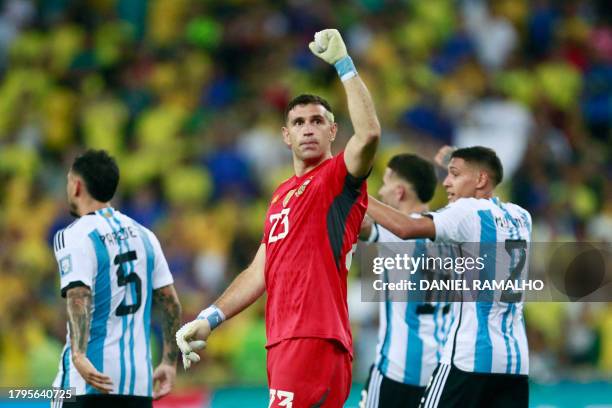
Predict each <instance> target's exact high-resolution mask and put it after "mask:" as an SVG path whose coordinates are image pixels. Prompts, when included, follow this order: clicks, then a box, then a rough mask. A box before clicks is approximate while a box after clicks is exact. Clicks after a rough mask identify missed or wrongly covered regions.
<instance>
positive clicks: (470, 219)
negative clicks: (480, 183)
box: [431, 198, 531, 375]
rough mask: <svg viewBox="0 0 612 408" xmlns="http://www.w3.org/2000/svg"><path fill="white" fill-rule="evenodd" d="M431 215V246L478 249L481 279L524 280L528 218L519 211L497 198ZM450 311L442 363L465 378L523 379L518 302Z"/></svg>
mask: <svg viewBox="0 0 612 408" xmlns="http://www.w3.org/2000/svg"><path fill="white" fill-rule="evenodd" d="M431 215H432V216H433V221H434V224H435V228H436V238H435V241H436V243H438V242H448V243H454V244H459V245H460V247H465V246H469V245H473V244H470V243H475V244H476V245H477V246H478V248H479V251H480V253H479V254H476V255H479V256H481V257H483V259H484V260H485V261H484V264H485V267H484V272H483V273H484V274H485V275H484V276H487V277H491V276H495V279H496V280H499V279H500V277H501V278H502V279H516V278H519V279H526V278H527V269H528V268H527V265H528V259H527V258H528V251H526V248H527V246H528V244H529V242H530V240H531V216H530V214H529V213H528V212H527V211H526V210H524V209H523V208H521V207H519V206H518V205H515V204H511V203H502V202H501V201H500V200H499V199H498V198H491V199H476V198H461V199H459V200H457V201H455V202H453V203H451V204H449V205H448V206H447V207H445V208H443V209H441V210H439V211H437V212H433V213H431ZM509 244H510V245H509ZM472 247H473V246H472ZM453 308H454V316H455V319H454V321H453V324H452V326H451V328H450V332H449V336H448V340H447V343H446V346H445V348H444V353H443V355H442V360H441V362H442V363H444V364H453V365H455V366H456V367H457V368H459V369H460V370H463V371H468V372H478V373H501V374H517V375H518V374H520V375H527V374H528V373H529V350H528V347H527V336H526V334H525V326H524V321H523V303H522V301H520V300H519V301H511V302H510V301H509V302H504V301H501V300H492V301H482V300H481V301H476V302H473V301H472V302H467V301H465V302H457V303H454V304H453Z"/></svg>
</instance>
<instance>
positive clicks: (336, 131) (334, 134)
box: [329, 122, 338, 142]
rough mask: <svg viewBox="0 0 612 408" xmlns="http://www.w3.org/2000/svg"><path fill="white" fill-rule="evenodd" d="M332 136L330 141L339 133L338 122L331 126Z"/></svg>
mask: <svg viewBox="0 0 612 408" xmlns="http://www.w3.org/2000/svg"><path fill="white" fill-rule="evenodd" d="M330 132H331V137H330V138H329V141H330V142H333V141H334V140H336V134H337V133H338V124H337V123H336V122H332V124H331V126H330Z"/></svg>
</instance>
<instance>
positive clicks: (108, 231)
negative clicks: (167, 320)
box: [53, 207, 173, 396]
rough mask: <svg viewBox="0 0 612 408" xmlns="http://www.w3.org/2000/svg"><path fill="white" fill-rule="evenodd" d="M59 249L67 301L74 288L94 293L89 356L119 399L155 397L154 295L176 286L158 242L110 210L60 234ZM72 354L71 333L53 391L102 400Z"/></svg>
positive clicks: (146, 232) (116, 212)
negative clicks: (65, 390) (94, 395)
mask: <svg viewBox="0 0 612 408" xmlns="http://www.w3.org/2000/svg"><path fill="white" fill-rule="evenodd" d="M54 250H55V255H56V258H57V262H58V266H59V271H60V281H61V289H62V296H66V292H67V291H68V290H69V289H70V288H72V287H75V286H83V285H84V286H87V287H89V288H90V289H91V293H92V310H91V316H92V318H91V324H90V332H89V340H88V344H87V357H88V358H89V360H90V361H91V362H92V364H93V365H94V366H95V367H96V369H97V370H98V371H100V372H103V373H104V374H106V375H108V376H110V377H111V379H112V381H113V385H114V390H113V393H115V394H123V395H141V396H151V395H152V386H153V384H152V362H151V350H150V344H149V343H150V341H149V339H150V327H151V324H150V322H151V307H152V300H153V299H152V297H153V290H154V289H157V288H160V287H163V286H167V285H169V284H171V283H173V280H172V275H171V274H170V271H169V269H168V265H167V262H166V260H165V258H164V256H163V253H162V251H161V247H160V245H159V242H158V241H157V238H156V237H155V235H154V234H153V233H152V232H151V231H149V230H147V229H145V228H144V227H142V226H140V225H139V224H138V223H136V222H135V221H133V220H132V219H130V218H129V217H127V216H125V215H123V214H121V213H120V212H119V211H116V210H114V209H113V208H110V207H107V208H104V209H101V210H98V211H96V212H95V213H90V214H88V215H86V216H83V217H81V218H80V219H79V220H78V221H77V222H75V223H73V224H71V225H70V226H69V227H67V228H66V229H64V230H61V231H59V232H58V233H57V234H56V236H55V239H54ZM68 330H70V328H69V327H68ZM70 347H71V346H70V332H68V335H67V339H66V346H65V347H64V352H63V354H62V359H61V361H60V369H59V373H58V376H57V378H56V380H55V382H54V384H53V385H54V386H57V387H64V388H67V387H76V393H77V395H82V394H91V393H97V391H96V390H95V389H93V388H92V387H91V386H89V385H87V384H86V383H85V381H84V380H83V379H82V378H81V376H80V375H79V373H78V372H77V370H76V369H75V368H74V366H73V365H72V364H71V361H70Z"/></svg>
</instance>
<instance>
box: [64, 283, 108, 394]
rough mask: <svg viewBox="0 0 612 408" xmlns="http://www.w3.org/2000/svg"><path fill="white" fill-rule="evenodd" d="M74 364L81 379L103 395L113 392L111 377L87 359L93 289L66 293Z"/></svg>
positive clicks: (85, 287) (81, 289) (83, 287)
mask: <svg viewBox="0 0 612 408" xmlns="http://www.w3.org/2000/svg"><path fill="white" fill-rule="evenodd" d="M66 299H67V308H68V325H69V327H70V351H71V355H72V363H73V364H74V366H75V368H76V369H77V371H78V372H79V374H81V377H83V379H84V380H85V381H86V382H87V383H88V384H89V385H91V386H92V387H94V388H95V389H97V390H98V391H100V392H102V393H109V392H112V391H113V382H112V381H111V379H110V377H109V376H107V375H104V374H102V373H101V372H99V371H98V370H97V369H96V367H94V365H93V364H92V363H91V361H89V359H88V358H87V341H88V340H89V327H90V321H91V289H89V288H88V287H87V286H77V287H74V288H71V289H68V291H67V292H66Z"/></svg>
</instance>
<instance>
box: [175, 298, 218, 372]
mask: <svg viewBox="0 0 612 408" xmlns="http://www.w3.org/2000/svg"><path fill="white" fill-rule="evenodd" d="M224 320H225V315H224V314H223V312H222V311H221V309H219V308H218V307H217V306H215V305H212V306H210V307H208V308H206V309H204V310H202V311H201V312H200V314H199V315H198V317H197V318H196V319H195V320H193V321H191V322H189V323H186V324H185V325H183V327H181V328H180V329H179V330H178V331H177V332H176V344H177V345H178V347H179V349H181V353H182V357H183V367H184V368H185V370H187V369H188V368H189V367H191V363H197V362H198V361H200V356H199V355H198V353H196V351H198V350H202V349H203V348H204V347H206V340H207V339H208V336H210V333H211V332H212V331H213V329H214V328H215V327H217V326H218V325H220V324H221V323H223V321H224Z"/></svg>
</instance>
